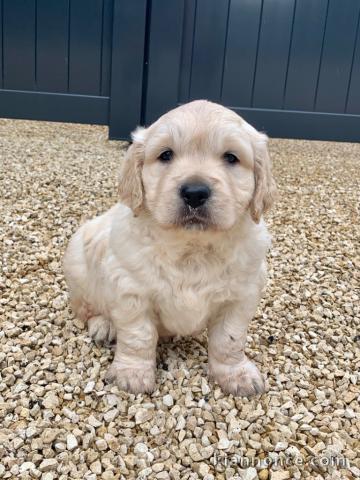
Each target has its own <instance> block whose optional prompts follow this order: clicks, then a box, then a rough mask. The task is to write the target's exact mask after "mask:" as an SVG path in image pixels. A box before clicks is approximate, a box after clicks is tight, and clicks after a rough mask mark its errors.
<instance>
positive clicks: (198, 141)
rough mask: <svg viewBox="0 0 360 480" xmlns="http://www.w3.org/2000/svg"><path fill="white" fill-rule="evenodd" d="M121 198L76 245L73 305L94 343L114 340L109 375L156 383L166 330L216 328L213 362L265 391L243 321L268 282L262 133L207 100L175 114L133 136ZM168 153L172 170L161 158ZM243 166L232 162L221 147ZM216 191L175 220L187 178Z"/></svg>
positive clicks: (221, 372) (236, 387) (223, 373)
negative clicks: (199, 208) (204, 209)
mask: <svg viewBox="0 0 360 480" xmlns="http://www.w3.org/2000/svg"><path fill="white" fill-rule="evenodd" d="M133 139H134V143H133V145H132V146H131V147H130V149H129V151H128V154H127V157H126V159H125V162H124V166H123V169H122V176H121V181H120V196H121V199H122V202H123V203H118V204H117V205H115V206H114V207H113V208H111V209H110V210H109V211H108V212H106V213H105V214H103V215H102V216H100V217H97V218H95V219H93V220H90V221H88V222H87V223H85V224H84V225H83V226H82V227H80V229H79V230H78V231H77V232H76V233H75V235H74V236H73V238H72V239H71V241H70V244H69V246H68V249H67V252H66V255H65V259H64V269H65V275H66V278H67V281H68V284H69V288H70V296H71V302H72V307H73V309H74V311H75V313H76V314H77V316H79V317H80V318H82V319H83V320H85V321H87V322H88V325H89V332H90V334H91V335H92V336H93V338H94V339H95V340H98V341H103V340H115V339H116V351H115V358H114V362H113V364H112V366H111V367H110V369H109V372H108V378H109V379H111V380H114V381H116V382H117V384H118V385H119V386H120V387H121V388H123V389H125V390H129V391H132V392H135V393H137V392H143V391H151V390H152V389H153V388H154V385H155V357H156V344H157V340H158V337H159V336H162V335H194V334H196V333H199V332H201V331H202V330H204V329H205V328H208V331H209V369H210V374H211V376H212V377H213V378H214V379H215V380H216V381H217V382H218V383H219V384H220V385H221V387H222V388H223V389H224V390H225V391H227V392H229V393H233V394H235V395H247V396H249V395H253V394H256V393H260V392H262V391H263V389H264V384H263V380H262V378H261V375H260V373H259V371H258V370H257V368H256V367H255V365H253V364H252V363H251V362H250V361H249V360H248V359H247V358H246V356H245V354H244V347H245V342H246V332H247V326H248V323H249V321H250V320H251V318H252V317H253V316H254V314H255V311H256V308H257V305H258V303H259V299H260V296H261V292H262V289H263V287H264V285H265V278H266V264H265V255H266V252H267V249H268V248H269V245H270V237H269V235H268V233H267V229H266V226H265V224H264V222H263V220H262V219H261V213H262V211H263V210H264V209H265V208H268V207H269V206H270V203H271V201H272V198H273V194H274V190H275V185H274V182H273V180H272V177H271V173H270V160H269V158H268V155H267V149H266V136H265V135H262V134H259V133H258V132H256V130H255V129H253V128H252V127H251V126H250V125H248V124H247V123H246V122H245V121H244V120H242V119H241V118H240V117H238V116H237V115H235V114H234V113H233V112H231V111H230V110H227V109H225V108H224V107H221V106H219V105H216V104H212V103H210V102H205V101H197V102H192V103H190V104H187V105H184V106H182V107H179V108H178V109H175V110H173V111H171V112H169V113H168V114H167V115H165V116H163V117H161V118H160V119H159V120H158V121H157V122H156V123H155V124H153V125H152V126H151V127H149V128H148V129H147V130H141V129H138V130H137V131H136V132H135V134H134V137H133ZM167 148H171V149H172V150H173V151H174V154H175V157H174V159H173V160H172V162H171V164H170V163H169V164H168V165H164V164H163V163H161V162H160V161H159V160H158V159H157V157H158V156H159V154H160V153H161V151H163V150H164V149H167ZM229 150H231V152H233V153H236V155H237V156H238V158H240V164H239V165H234V166H232V165H231V166H230V165H226V164H224V160H223V158H222V155H223V153H224V152H225V151H229ZM189 178H197V179H201V180H204V181H206V182H207V183H208V184H209V185H211V188H212V190H213V195H212V197H211V198H210V200H209V218H208V220H206V222H205V223H203V224H199V225H198V224H196V222H195V226H193V225H192V224H189V225H190V227H186V225H187V224H186V221H187V220H186V221H185V220H184V222H185V223H184V225H180V224H179V215H180V214H179V211H180V210H179V209H180V208H181V199H180V198H179V195H178V191H179V185H180V184H181V183H182V182H183V181H186V180H187V179H189Z"/></svg>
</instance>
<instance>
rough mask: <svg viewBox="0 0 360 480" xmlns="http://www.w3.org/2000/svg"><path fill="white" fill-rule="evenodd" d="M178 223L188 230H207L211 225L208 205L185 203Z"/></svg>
mask: <svg viewBox="0 0 360 480" xmlns="http://www.w3.org/2000/svg"><path fill="white" fill-rule="evenodd" d="M176 224H177V225H178V226H179V227H182V228H185V229H186V230H207V229H208V228H209V227H210V226H211V219H210V215H209V211H208V209H207V208H206V207H200V208H192V207H190V206H189V205H185V206H184V207H182V208H181V210H180V212H179V214H178V216H177V219H176Z"/></svg>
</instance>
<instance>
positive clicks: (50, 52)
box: [36, 0, 69, 92]
mask: <svg viewBox="0 0 360 480" xmlns="http://www.w3.org/2000/svg"><path fill="white" fill-rule="evenodd" d="M68 23H69V2H68V0H37V39H36V72H37V73H36V80H37V90H40V91H43V92H66V91H67V86H68V68H69V64H68V36H69V35H68Z"/></svg>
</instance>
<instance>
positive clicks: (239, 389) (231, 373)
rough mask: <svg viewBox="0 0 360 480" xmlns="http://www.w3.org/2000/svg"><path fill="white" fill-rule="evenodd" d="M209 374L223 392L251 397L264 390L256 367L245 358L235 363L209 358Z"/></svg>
mask: <svg viewBox="0 0 360 480" xmlns="http://www.w3.org/2000/svg"><path fill="white" fill-rule="evenodd" d="M209 369H210V376H211V378H212V379H213V380H216V382H217V383H218V384H219V385H220V387H221V389H222V390H223V391H224V392H225V393H232V394H233V395H234V396H235V397H252V396H254V395H260V394H261V393H264V392H265V384H264V380H263V378H262V376H261V373H260V372H259V370H258V369H257V367H256V366H255V365H254V364H253V363H252V362H250V360H248V359H247V358H245V359H244V360H243V361H242V362H240V363H238V364H235V365H227V364H224V363H220V362H218V361H217V360H214V359H212V360H211V359H209Z"/></svg>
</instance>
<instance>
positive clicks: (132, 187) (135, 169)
mask: <svg viewBox="0 0 360 480" xmlns="http://www.w3.org/2000/svg"><path fill="white" fill-rule="evenodd" d="M144 134H145V129H144V128H141V127H139V128H137V129H136V130H135V131H134V132H133V133H132V134H131V137H132V139H133V143H132V145H130V147H129V148H128V150H127V152H126V154H125V158H124V161H123V164H122V167H121V171H120V181H119V197H120V201H121V202H122V203H124V204H125V205H127V206H128V207H130V208H131V210H132V211H133V212H134V215H135V216H136V215H137V214H138V213H139V211H140V210H141V208H142V207H143V202H144V187H143V183H142V179H141V171H142V167H143V163H144V137H145V135H144Z"/></svg>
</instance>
